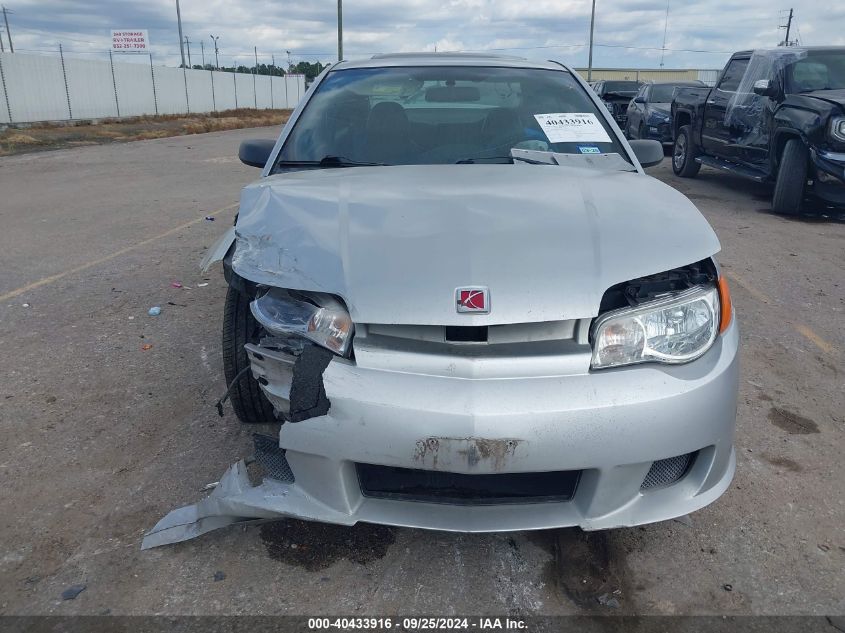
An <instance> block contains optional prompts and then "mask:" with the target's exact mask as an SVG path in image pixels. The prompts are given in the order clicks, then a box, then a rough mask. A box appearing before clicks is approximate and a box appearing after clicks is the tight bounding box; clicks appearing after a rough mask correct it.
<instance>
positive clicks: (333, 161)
mask: <svg viewBox="0 0 845 633" xmlns="http://www.w3.org/2000/svg"><path fill="white" fill-rule="evenodd" d="M276 165H277V166H278V167H386V166H387V163H367V162H363V161H357V160H350V159H348V158H344V157H343V156H323V157H322V158H321V159H320V160H281V161H279V162H278V163H276Z"/></svg>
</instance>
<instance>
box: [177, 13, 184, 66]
mask: <svg viewBox="0 0 845 633" xmlns="http://www.w3.org/2000/svg"><path fill="white" fill-rule="evenodd" d="M176 22H177V24H178V25H179V52H180V53H181V54H182V68H184V67H185V42H183V41H182V12H181V11H180V10H179V0H176Z"/></svg>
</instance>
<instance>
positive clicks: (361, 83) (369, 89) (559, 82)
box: [276, 66, 627, 169]
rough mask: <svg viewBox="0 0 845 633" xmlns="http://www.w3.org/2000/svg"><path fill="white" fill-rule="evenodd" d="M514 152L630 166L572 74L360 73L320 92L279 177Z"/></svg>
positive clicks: (293, 136)
mask: <svg viewBox="0 0 845 633" xmlns="http://www.w3.org/2000/svg"><path fill="white" fill-rule="evenodd" d="M538 115H541V116H538ZM542 115H545V116H542ZM549 115H571V116H549ZM512 148H518V149H528V150H540V151H554V152H559V153H570V154H604V153H618V154H620V155H622V156H623V157H626V159H627V156H626V153H625V152H624V150H623V149H622V147H621V145H620V144H619V141H618V140H617V139H616V136H615V134H614V133H613V131H612V130H611V129H610V127H609V125H608V124H607V123H606V121H605V120H604V117H603V116H602V115H601V114H600V113H599V111H598V109H597V108H596V106H595V105H594V104H593V102H592V101H591V100H590V98H589V96H588V95H587V93H586V91H585V90H584V89H583V88H582V87H581V85H580V84H579V83H578V82H577V81H576V80H575V79H574V78H573V77H572V75H571V74H570V73H569V72H567V71H564V70H560V71H556V70H542V69H533V68H492V67H484V66H479V67H407V68H405V67H403V68H359V69H350V70H337V71H334V72H330V73H329V74H328V75H327V76H326V78H325V79H324V80H323V81H322V82H321V83H320V85H319V86H318V87H317V90H316V92H315V93H314V95H313V96H312V97H311V99H310V100H309V101H308V103H307V105H306V106H305V109H304V110H303V112H302V114H301V116H300V117H299V119H298V120H297V121H296V124H295V125H294V127H293V130H291V132H290V135H289V136H288V138H287V139H286V141H285V144H284V146H283V147H282V150H281V152H280V154H279V160H278V162H277V164H276V168H277V169H278V168H283V167H285V166H286V165H285V163H287V164H288V165H290V166H301V165H302V164H303V163H310V162H312V161H317V162H318V163H319V161H323V163H319V164H318V165H316V166H355V165H356V164H359V165H360V164H385V165H426V164H443V163H457V162H482V161H486V162H512V159H511V157H510V150H511V149H512ZM327 157H332V159H333V160H332V161H331V162H329V163H328V164H327V163H326V162H325V159H326V158H327ZM338 158H342V162H341V161H339V160H338ZM297 164H298V165H297Z"/></svg>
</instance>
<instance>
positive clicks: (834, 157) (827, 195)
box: [810, 148, 845, 206]
mask: <svg viewBox="0 0 845 633" xmlns="http://www.w3.org/2000/svg"><path fill="white" fill-rule="evenodd" d="M810 158H811V161H812V163H813V168H814V170H815V178H814V181H815V182H814V183H813V193H814V194H815V195H816V196H817V197H819V198H821V199H822V200H825V201H826V202H829V203H831V204H835V205H837V206H845V152H827V151H824V150H820V149H815V148H811V149H810Z"/></svg>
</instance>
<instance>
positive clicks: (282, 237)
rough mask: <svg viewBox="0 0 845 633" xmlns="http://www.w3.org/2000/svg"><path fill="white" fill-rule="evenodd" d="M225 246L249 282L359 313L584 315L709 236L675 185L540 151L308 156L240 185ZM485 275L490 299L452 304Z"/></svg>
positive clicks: (715, 246) (524, 317)
mask: <svg viewBox="0 0 845 633" xmlns="http://www.w3.org/2000/svg"><path fill="white" fill-rule="evenodd" d="M235 230H236V234H237V245H236V249H235V253H234V256H233V258H232V266H233V268H234V270H235V272H236V273H238V274H239V275H241V276H242V277H245V278H246V279H250V280H252V281H254V282H257V283H263V284H268V285H274V286H279V287H283V288H294V289H299V290H312V291H322V292H328V293H332V294H335V295H339V296H340V297H342V298H343V299H344V300H345V301H346V304H347V306H348V307H349V310H350V313H351V316H352V318H353V320H354V321H355V322H358V323H387V324H418V325H493V324H501V323H525V322H535V321H554V320H562V319H572V318H587V317H592V316H595V315H596V314H598V310H599V303H600V301H601V297H602V294H603V293H604V291H605V290H606V289H607V288H608V287H610V286H612V285H614V284H616V283H619V282H622V281H626V280H629V279H634V278H637V277H642V276H644V275H648V274H653V273H658V272H662V271H664V270H668V269H671V268H676V267H678V266H683V265H686V264H689V263H692V262H696V261H699V260H701V259H704V258H706V257H708V256H710V255H713V254H714V253H716V252H717V251H718V250H719V248H720V247H719V241H718V240H717V238H716V235H715V234H714V233H713V230H712V229H711V228H710V226H709V225H708V224H707V222H706V221H705V220H704V218H703V217H702V216H701V214H700V213H699V212H698V210H697V209H696V208H695V207H694V206H693V204H692V203H691V202H690V201H689V200H688V199H687V198H686V197H684V196H683V195H682V194H680V193H679V192H677V191H675V190H674V189H672V188H671V187H668V186H666V185H664V184H662V183H661V182H659V181H657V180H655V179H654V178H651V177H649V176H644V175H642V174H637V173H634V172H608V171H600V170H596V169H579V168H569V167H558V166H540V165H525V164H515V165H427V166H396V167H356V168H343V169H322V170H305V171H298V172H292V173H286V174H279V175H275V176H270V177H268V178H264V179H262V180H260V181H258V182H256V183H254V184H252V185H249V186H248V187H246V188H245V189H244V190H243V193H242V196H241V206H240V212H239V216H238V223H237V226H236V229H235ZM465 286H487V287H488V288H489V290H490V307H491V310H490V313H489V314H467V313H461V314H459V313H457V311H456V307H455V290H456V288H459V287H465Z"/></svg>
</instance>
